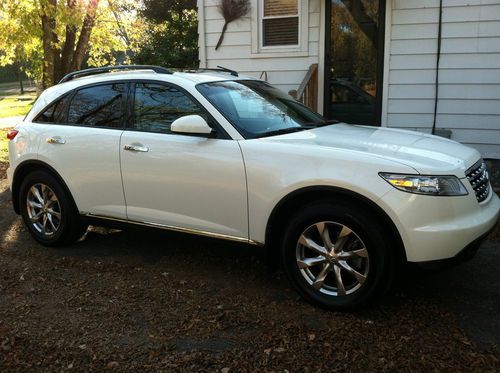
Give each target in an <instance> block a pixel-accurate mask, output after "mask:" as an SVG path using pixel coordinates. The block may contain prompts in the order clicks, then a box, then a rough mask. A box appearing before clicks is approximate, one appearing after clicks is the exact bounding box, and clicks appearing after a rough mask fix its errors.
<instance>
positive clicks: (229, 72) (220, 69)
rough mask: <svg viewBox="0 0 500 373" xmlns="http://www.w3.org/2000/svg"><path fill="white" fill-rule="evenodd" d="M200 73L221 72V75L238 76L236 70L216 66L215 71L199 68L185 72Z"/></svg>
mask: <svg viewBox="0 0 500 373" xmlns="http://www.w3.org/2000/svg"><path fill="white" fill-rule="evenodd" d="M201 71H217V72H223V73H228V74H231V75H232V76H239V75H238V72H237V71H236V70H231V69H228V68H226V67H222V66H217V68H216V69H213V68H212V69H210V68H204V67H202V68H199V69H188V70H185V72H188V73H189V72H193V73H195V72H201Z"/></svg>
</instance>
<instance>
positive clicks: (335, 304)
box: [281, 200, 396, 311]
mask: <svg viewBox="0 0 500 373" xmlns="http://www.w3.org/2000/svg"><path fill="white" fill-rule="evenodd" d="M320 222H327V223H326V224H327V225H328V227H329V229H328V230H329V231H330V232H331V231H332V230H333V233H329V236H330V235H331V236H332V238H331V240H330V241H333V240H334V239H335V240H336V239H337V237H339V236H340V233H336V232H340V231H341V230H342V229H343V228H342V226H345V227H347V228H349V229H350V230H352V232H354V235H352V233H350V234H349V233H347V236H346V238H344V242H345V244H344V245H339V247H340V246H346V245H350V246H352V247H354V246H355V245H358V246H359V248H361V247H364V248H365V249H366V250H365V251H363V250H357V252H359V253H360V255H361V253H363V255H365V254H366V252H367V253H368V257H367V258H368V259H365V258H361V259H360V258H358V255H356V256H355V258H352V259H347V263H348V264H349V266H350V267H351V269H352V268H353V264H351V262H350V261H352V260H355V261H356V260H357V261H358V262H356V263H360V264H359V266H360V267H359V268H361V269H362V270H364V271H366V272H363V274H366V276H365V279H364V280H363V278H362V279H361V281H364V282H363V283H362V284H361V283H359V284H357V285H356V282H359V281H358V280H357V278H356V277H355V276H354V275H351V273H347V274H345V272H346V270H345V269H344V268H342V267H341V265H339V264H333V259H332V258H331V257H328V255H327V256H325V257H328V260H329V261H327V262H325V263H323V262H321V263H320V264H315V266H317V267H314V268H318V266H319V268H318V269H316V271H317V272H316V273H318V272H321V271H322V270H325V271H326V273H327V275H326V276H327V277H326V278H325V280H324V284H323V285H318V284H316V285H317V286H321V289H320V290H318V289H317V288H314V287H313V283H314V282H316V281H317V279H318V277H319V273H318V275H317V277H315V276H316V275H315V274H314V273H312V271H313V269H312V268H313V267H312V266H311V267H304V264H303V262H304V260H303V259H302V256H301V255H303V254H301V253H303V252H305V251H307V250H310V249H309V248H308V246H307V245H304V244H299V238H300V237H301V236H302V234H303V233H304V234H305V236H307V232H312V233H311V234H314V229H316V228H318V226H319V227H322V226H323V225H321V223H320ZM316 223H320V224H319V225H318V226H316V225H315V224H316ZM308 229H309V230H308ZM337 229H338V230H337ZM349 229H347V230H346V231H345V232H348V231H349ZM318 230H320V228H318ZM317 234H318V237H319V238H314V237H313V236H311V238H312V239H313V241H320V240H321V235H320V234H319V233H317ZM336 234H337V236H335V235H336ZM301 242H305V241H304V240H302V241H301ZM320 242H322V241H320ZM351 243H352V244H351ZM335 244H336V243H335ZM324 246H325V247H326V246H327V245H324ZM334 246H335V245H334ZM393 247H394V244H393V242H392V241H391V239H390V236H389V235H388V234H387V232H386V229H385V227H384V226H383V225H382V223H381V221H380V218H378V217H377V216H375V215H374V214H372V213H371V212H370V211H368V210H367V209H364V208H363V207H362V206H360V205H358V204H355V203H349V202H342V201H330V200H327V201H318V202H315V203H312V204H310V205H308V206H306V207H305V208H303V209H301V210H300V211H298V212H297V213H296V214H295V215H294V216H293V217H292V218H291V220H290V222H289V224H288V226H287V228H286V229H285V232H284V235H283V240H282V245H281V259H282V264H283V267H284V271H285V273H286V275H287V277H288V279H289V280H290V282H291V283H292V285H293V287H294V288H295V289H296V290H297V292H298V293H299V294H300V295H301V296H302V297H303V298H304V299H305V300H307V301H309V302H311V303H313V304H315V305H319V306H321V307H323V308H327V309H330V310H337V311H352V310H356V309H359V308H360V307H361V306H364V305H366V304H368V303H370V302H371V301H373V300H374V299H376V298H377V297H379V296H381V295H383V293H385V292H386V291H387V290H388V289H389V287H390V285H391V282H392V279H393V277H394V269H395V265H396V253H395V252H394V249H393ZM342 250H343V249H342ZM346 252H347V254H345V255H352V250H351V251H349V247H347V250H346ZM316 255H317V254H316V252H314V255H313V256H316ZM317 258H319V260H322V258H323V257H322V255H318V256H317ZM299 259H300V261H301V262H302V263H301V265H302V269H301V268H299V264H298V262H299ZM306 259H309V258H306ZM338 259H339V257H337V260H338ZM337 263H339V262H337ZM326 264H328V265H329V268H332V270H331V272H329V271H328V269H325V266H326ZM334 267H338V268H335V269H337V270H338V271H340V272H342V275H341V276H340V277H341V279H342V278H343V279H344V281H345V279H346V277H347V278H348V280H350V281H351V282H352V284H351V285H350V286H352V287H351V289H349V290H347V287H345V289H346V290H344V286H342V287H341V286H339V285H336V284H338V282H337V281H338V280H337V278H336V274H335V271H334V270H333V268H334ZM359 272H361V270H359V271H358V274H359ZM328 276H333V277H328ZM327 281H328V282H329V285H328V284H327ZM341 282H342V281H341ZM357 286H359V287H358V288H357V289H356V287H357ZM335 289H336V290H335ZM349 291H351V293H349ZM325 292H329V294H326V293H325ZM335 293H336V294H335ZM339 293H340V295H339Z"/></svg>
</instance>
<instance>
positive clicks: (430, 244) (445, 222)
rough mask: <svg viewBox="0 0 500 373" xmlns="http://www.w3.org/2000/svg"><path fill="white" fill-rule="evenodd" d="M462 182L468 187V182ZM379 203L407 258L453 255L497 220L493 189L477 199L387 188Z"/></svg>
mask: <svg viewBox="0 0 500 373" xmlns="http://www.w3.org/2000/svg"><path fill="white" fill-rule="evenodd" d="M467 184H468V183H466V182H464V185H466V188H467V189H468V190H469V187H470V185H467ZM379 204H380V205H381V206H382V207H383V208H384V209H385V211H387V212H388V213H389V215H390V216H391V218H392V220H393V221H394V223H395V224H396V227H397V228H398V230H399V233H400V235H401V238H402V240H403V244H404V246H405V251H406V258H407V260H408V261H409V262H428V261H436V260H443V259H448V258H453V257H455V256H457V255H458V254H459V253H460V252H461V251H462V250H463V249H464V247H466V246H468V245H469V244H470V243H471V242H473V241H475V240H477V239H478V238H480V237H482V236H484V235H485V234H487V233H488V232H489V231H490V230H491V229H492V228H493V227H494V226H495V224H496V223H497V221H498V218H499V211H500V200H499V198H498V197H497V195H496V194H495V193H493V192H492V193H491V194H490V195H489V196H488V198H487V199H486V200H485V201H484V202H482V203H478V202H477V200H476V197H475V195H474V191H473V190H472V188H470V190H469V195H467V196H458V197H434V196H424V195H417V194H410V193H405V192H401V191H398V190H396V189H395V190H391V191H390V192H388V193H387V194H386V195H385V196H384V197H383V198H382V199H381V200H380V201H379Z"/></svg>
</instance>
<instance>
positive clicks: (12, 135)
mask: <svg viewBox="0 0 500 373" xmlns="http://www.w3.org/2000/svg"><path fill="white" fill-rule="evenodd" d="M18 133H19V131H18V130H9V131H7V138H8V139H9V140H14V138H15V137H16V136H17V134H18Z"/></svg>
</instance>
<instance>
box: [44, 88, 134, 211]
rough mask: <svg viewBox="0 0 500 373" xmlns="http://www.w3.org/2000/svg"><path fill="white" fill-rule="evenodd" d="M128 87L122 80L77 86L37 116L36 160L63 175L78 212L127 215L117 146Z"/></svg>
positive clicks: (121, 130)
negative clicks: (37, 148)
mask: <svg viewBox="0 0 500 373" xmlns="http://www.w3.org/2000/svg"><path fill="white" fill-rule="evenodd" d="M127 91H128V84H127V83H123V82H114V83H106V84H98V85H92V86H87V87H84V88H80V89H78V90H76V91H73V92H71V93H69V94H67V95H65V96H64V97H63V98H61V99H60V100H58V101H56V102H55V103H53V104H52V105H50V106H49V107H48V108H47V109H46V110H44V111H43V112H42V114H41V115H39V116H38V117H37V118H36V119H35V122H37V123H38V124H37V127H38V126H40V129H41V132H42V140H41V142H40V147H39V151H38V152H39V159H40V160H41V161H44V162H45V163H47V164H49V165H50V166H52V167H53V168H54V169H55V170H56V171H57V172H58V173H59V174H60V175H61V177H62V178H63V179H64V181H65V182H66V184H67V185H68V187H69V189H70V191H71V193H72V195H73V198H74V199H75V202H76V204H77V207H78V209H79V210H80V212H82V213H91V214H95V215H102V216H110V217H117V218H126V211H125V199H124V195H123V187H122V182H121V173H120V152H119V149H120V136H121V134H122V132H123V127H124V119H125V114H124V113H125V105H126V96H127Z"/></svg>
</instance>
